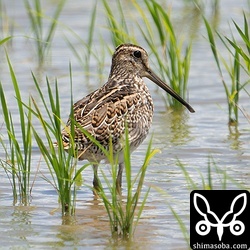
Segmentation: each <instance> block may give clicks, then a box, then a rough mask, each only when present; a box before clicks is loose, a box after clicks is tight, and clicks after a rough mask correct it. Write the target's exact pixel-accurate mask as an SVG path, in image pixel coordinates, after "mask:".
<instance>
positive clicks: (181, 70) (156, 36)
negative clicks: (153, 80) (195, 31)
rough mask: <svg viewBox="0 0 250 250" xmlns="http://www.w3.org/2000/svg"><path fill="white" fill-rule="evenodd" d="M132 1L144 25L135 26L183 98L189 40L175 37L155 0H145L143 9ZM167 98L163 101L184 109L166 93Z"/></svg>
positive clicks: (185, 94)
mask: <svg viewBox="0 0 250 250" xmlns="http://www.w3.org/2000/svg"><path fill="white" fill-rule="evenodd" d="M133 3H134V5H135V7H136V9H137V11H138V12H139V13H140V15H141V17H142V21H143V23H144V24H145V25H140V22H138V28H139V29H140V31H141V34H142V37H143V38H144V41H145V42H146V43H147V44H148V46H149V48H150V49H151V52H152V55H154V57H155V60H156V64H157V67H159V68H160V74H161V76H162V77H163V79H166V81H167V82H168V83H169V84H170V86H171V87H172V89H174V90H175V92H177V93H178V94H179V95H180V96H181V97H182V98H183V99H186V98H187V85H188V78H189V69H190V61H191V48H192V41H191V40H190V41H188V42H186V41H185V44H184V41H181V39H179V38H177V35H176V31H175V28H174V27H173V24H172V22H171V19H170V15H169V13H167V11H166V10H165V8H164V7H162V6H161V5H160V4H159V3H157V2H156V1H154V0H152V1H149V0H144V3H145V5H146V10H147V11H146V12H145V9H144V8H143V7H142V6H141V4H139V3H137V2H136V1H134V2H133ZM149 18H150V20H151V19H152V23H153V24H151V22H149ZM166 98H167V99H165V100H167V101H166V104H169V105H170V107H171V108H173V109H178V110H181V109H182V108H183V107H182V105H180V103H179V102H178V101H176V100H175V99H174V98H172V97H170V96H169V95H167V97H166Z"/></svg>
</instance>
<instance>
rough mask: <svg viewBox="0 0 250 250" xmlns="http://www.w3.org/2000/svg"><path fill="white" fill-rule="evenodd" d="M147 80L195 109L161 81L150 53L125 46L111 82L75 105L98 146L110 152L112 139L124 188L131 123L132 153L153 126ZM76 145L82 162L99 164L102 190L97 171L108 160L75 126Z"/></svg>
mask: <svg viewBox="0 0 250 250" xmlns="http://www.w3.org/2000/svg"><path fill="white" fill-rule="evenodd" d="M143 77H147V78H149V79H150V80H152V81H154V82H155V83H156V84H157V85H159V86H160V87H161V88H163V89H164V90H165V91H167V92H168V93H170V94H171V95H172V96H173V97H175V98H176V99H178V100H179V101H180V102H181V103H182V104H183V105H185V106H186V107H187V108H188V109H189V111H190V112H194V110H193V109H192V107H191V106H190V105H189V104H188V103H186V102H185V101H184V100H183V99H182V98H181V97H179V96H178V95H177V94H176V93H175V92H174V91H173V90H172V89H171V88H170V87H168V86H167V85H166V84H165V83H164V82H163V81H162V80H161V79H160V78H158V77H157V76H156V75H155V74H154V73H153V72H152V70H151V69H150V68H149V65H148V55H147V52H146V51H145V50H144V49H143V48H141V47H139V46H136V45H132V44H122V45H120V46H119V47H117V48H116V50H115V53H114V55H113V57H112V66H111V71H110V75H109V78H108V81H107V82H106V83H105V84H104V85H103V86H102V87H101V88H99V89H97V90H96V91H94V92H92V93H91V94H89V95H87V96H86V97H84V98H83V99H81V100H79V101H78V102H76V103H75V104H74V107H73V111H74V115H73V116H74V119H75V121H76V122H77V123H78V124H79V125H80V126H81V127H82V128H83V129H85V130H86V131H88V132H89V133H90V134H91V135H92V136H93V137H94V138H95V139H96V140H97V141H98V142H100V143H101V145H102V146H104V147H105V148H106V149H108V146H109V143H110V138H111V139H112V145H113V150H114V154H118V157H119V171H118V176H117V187H118V188H120V186H121V179H122V170H123V153H122V147H123V143H122V138H123V135H124V131H125V122H127V127H128V133H129V143H130V148H131V151H133V150H134V149H136V148H137V147H138V146H139V145H140V144H141V142H142V141H143V140H144V139H145V138H146V136H147V134H148V131H149V128H150V126H151V123H152V116H153V110H154V107H153V101H152V98H151V95H150V93H149V90H148V88H147V86H146V85H145V83H144V81H143V79H142V78H143ZM70 123H71V121H70V119H69V120H68V123H67V125H66V128H64V129H63V131H62V139H63V142H64V145H65V150H67V149H68V148H69V147H70V145H69V142H70V140H69V134H68V132H69V130H70V128H69V127H70ZM75 144H76V148H77V152H78V158H79V160H83V159H86V160H88V161H91V162H96V164H95V165H94V181H93V184H94V187H95V188H98V178H97V168H98V164H99V162H100V161H101V160H106V159H105V156H104V154H103V152H102V151H101V150H100V149H99V148H98V147H97V146H96V145H94V144H93V143H92V142H91V141H90V139H88V138H87V137H86V136H85V135H84V134H83V133H82V131H81V130H80V129H79V127H78V126H75Z"/></svg>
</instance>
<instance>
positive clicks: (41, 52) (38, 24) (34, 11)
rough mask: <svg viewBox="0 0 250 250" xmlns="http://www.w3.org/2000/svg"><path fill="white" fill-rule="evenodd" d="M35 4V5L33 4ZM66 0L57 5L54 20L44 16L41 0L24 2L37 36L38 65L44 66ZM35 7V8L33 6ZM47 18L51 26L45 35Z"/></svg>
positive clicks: (25, 0) (26, 0)
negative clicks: (45, 20)
mask: <svg viewBox="0 0 250 250" xmlns="http://www.w3.org/2000/svg"><path fill="white" fill-rule="evenodd" d="M31 2H33V4H31ZM65 2H66V0H60V1H59V2H58V3H57V4H56V6H57V7H56V10H55V12H54V15H53V17H52V18H50V17H46V16H45V15H44V14H43V9H42V4H41V1H40V0H34V1H30V0H24V4H25V8H26V12H27V14H28V17H29V20H30V23H31V27H32V31H33V33H34V35H35V42H36V49H37V54H38V63H39V65H42V64H43V62H44V59H45V57H46V55H47V53H48V51H49V49H50V47H51V45H52V39H53V36H54V33H55V30H56V27H57V24H58V18H59V16H60V14H61V11H62V9H63V7H64V4H65ZM32 5H33V6H32ZM44 18H46V19H47V20H50V24H49V25H48V30H47V32H46V34H45V32H44V29H45V25H44V22H43V19H44Z"/></svg>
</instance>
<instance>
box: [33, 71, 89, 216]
mask: <svg viewBox="0 0 250 250" xmlns="http://www.w3.org/2000/svg"><path fill="white" fill-rule="evenodd" d="M70 75H71V74H70ZM33 79H34V83H35V86H36V89H37V91H38V93H39V97H40V99H41V102H42V107H43V108H45V111H46V112H45V114H43V113H42V111H41V108H40V105H38V104H37V101H36V100H35V99H34V98H32V103H33V105H34V108H33V109H32V112H33V114H34V115H35V116H36V117H37V118H38V119H39V121H40V124H41V126H42V129H43V131H44V135H45V140H44V136H42V135H40V134H38V132H37V130H36V129H35V128H34V127H32V128H33V134H34V137H35V139H36V142H37V145H38V147H39V148H40V150H41V153H42V155H43V158H44V160H45V162H46V164H47V166H48V169H49V171H50V174H51V177H52V180H50V179H49V178H45V179H46V180H47V181H48V182H49V183H51V184H52V186H53V187H54V188H55V189H56V191H57V193H58V196H59V202H60V204H61V210H62V214H63V215H74V214H75V206H76V195H77V188H78V187H79V186H81V185H82V176H81V172H82V171H83V170H84V169H85V168H86V167H88V166H89V165H90V163H86V164H84V165H83V166H81V167H80V168H77V156H76V155H75V154H76V152H75V150H74V149H75V143H74V128H73V125H72V126H71V130H70V134H71V138H70V144H71V147H70V148H69V149H68V151H69V154H68V153H66V151H65V148H64V145H63V141H62V138H61V137H62V135H61V129H62V126H65V124H64V123H63V122H62V120H61V112H60V107H61V106H60V96H59V91H58V84H57V81H56V82H55V94H53V91H52V89H51V83H50V82H49V80H48V79H47V92H46V96H47V95H48V97H49V100H46V98H45V94H44V93H43V92H42V91H41V88H40V86H39V83H38V82H37V79H36V77H35V76H34V74H33ZM71 84H72V81H71ZM72 100H73V97H72V94H71V107H73V103H72ZM71 113H72V112H71ZM45 117H48V121H47V120H46V118H45ZM55 144H56V145H55ZM73 156H74V157H73Z"/></svg>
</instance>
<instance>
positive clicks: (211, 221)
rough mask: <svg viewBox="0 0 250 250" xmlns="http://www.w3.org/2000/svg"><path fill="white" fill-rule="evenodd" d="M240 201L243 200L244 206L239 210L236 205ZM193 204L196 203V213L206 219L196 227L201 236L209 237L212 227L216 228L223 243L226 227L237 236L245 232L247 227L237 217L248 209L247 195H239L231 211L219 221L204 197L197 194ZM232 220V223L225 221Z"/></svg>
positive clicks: (234, 200)
mask: <svg viewBox="0 0 250 250" xmlns="http://www.w3.org/2000/svg"><path fill="white" fill-rule="evenodd" d="M199 199H200V201H199V202H200V203H199V204H200V208H199V206H198V200H199ZM240 199H243V205H242V207H241V208H240V209H239V208H238V207H239V206H237V207H236V206H235V204H236V203H238V204H239V202H240ZM193 203H194V207H195V209H196V211H197V212H198V213H199V214H200V215H201V216H203V218H204V219H203V220H200V221H199V222H197V224H196V226H195V230H196V232H197V233H198V234H199V235H202V236H204V235H207V234H209V232H210V230H211V227H215V228H217V235H218V238H219V241H221V239H222V235H223V233H224V227H229V229H230V232H231V233H232V234H233V235H236V236H238V235H241V234H243V232H244V231H245V225H244V224H243V222H242V221H240V220H237V217H238V216H239V215H240V214H241V213H242V212H243V211H244V209H245V208H246V205H247V194H246V193H242V194H239V195H237V196H236V197H235V198H234V199H233V201H232V203H231V206H230V210H229V211H227V212H226V213H225V214H224V215H223V216H222V218H221V219H219V218H218V216H217V215H216V214H215V213H214V212H213V211H211V210H210V205H209V203H208V201H207V199H206V198H205V197H204V196H203V195H201V194H199V193H195V194H194V197H193ZM201 205H203V206H201ZM204 205H205V206H204ZM204 208H205V209H204ZM237 209H238V210H237ZM204 210H205V211H204ZM230 218H232V219H231V220H230V222H227V223H225V220H226V219H227V220H228V219H230Z"/></svg>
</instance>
